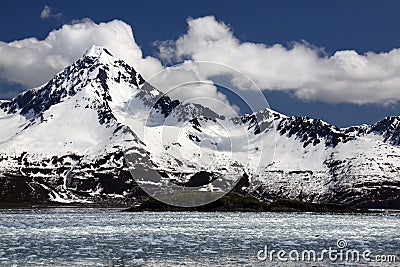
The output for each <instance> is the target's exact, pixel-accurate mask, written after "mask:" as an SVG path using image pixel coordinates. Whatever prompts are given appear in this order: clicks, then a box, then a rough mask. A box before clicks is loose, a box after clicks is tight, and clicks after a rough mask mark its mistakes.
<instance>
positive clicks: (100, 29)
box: [0, 8, 229, 108]
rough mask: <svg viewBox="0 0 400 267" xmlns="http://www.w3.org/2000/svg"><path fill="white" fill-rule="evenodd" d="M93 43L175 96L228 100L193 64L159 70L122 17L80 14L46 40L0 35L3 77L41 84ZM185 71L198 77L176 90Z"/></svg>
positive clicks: (30, 85) (5, 93)
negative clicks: (99, 18)
mask: <svg viewBox="0 0 400 267" xmlns="http://www.w3.org/2000/svg"><path fill="white" fill-rule="evenodd" d="M43 12H44V14H43V16H44V17H46V16H50V15H49V14H51V11H48V10H47V9H46V8H45V9H44V11H43ZM43 12H42V13H43ZM49 12H50V13H49ZM92 45H98V46H103V47H107V49H108V50H109V51H110V52H111V53H112V54H113V55H114V56H116V57H118V58H121V59H123V60H125V61H126V62H127V63H128V64H130V65H131V66H133V67H134V68H135V69H136V70H137V71H138V72H139V73H141V74H142V75H143V77H144V78H145V79H147V78H150V77H153V78H152V81H151V82H154V83H155V85H156V87H159V88H160V89H161V90H164V91H170V94H171V96H172V97H176V98H177V99H180V100H183V101H190V99H192V100H193V101H192V102H198V103H202V104H204V105H206V106H208V107H210V108H216V106H215V104H212V103H211V102H210V101H204V99H201V98H199V97H201V96H207V97H208V98H214V99H216V100H219V101H221V102H223V103H225V104H228V105H229V102H228V100H227V99H226V97H225V96H224V95H223V94H221V93H219V92H218V91H217V88H216V87H215V86H214V85H212V84H208V83H200V82H199V81H200V80H201V79H202V77H200V76H198V75H196V73H194V72H193V71H192V70H181V71H180V72H178V71H172V70H170V71H165V72H160V71H162V70H163V69H164V67H163V66H162V64H161V62H160V61H159V60H158V59H156V58H154V57H150V56H147V57H144V56H143V53H142V50H141V48H140V47H139V45H138V44H137V43H136V41H135V38H134V35H133V31H132V28H131V26H130V25H128V24H126V23H125V22H123V21H120V20H113V21H110V22H107V23H99V24H97V23H94V22H93V21H92V20H90V19H81V20H75V21H73V22H72V24H66V25H63V26H62V27H61V28H60V29H57V30H53V31H51V32H50V33H49V34H48V36H47V37H46V38H45V39H44V40H38V39H36V38H27V39H23V40H18V41H13V42H10V43H6V42H1V41H0V81H1V80H3V81H5V82H7V83H14V84H20V85H22V86H23V87H24V88H33V87H37V86H39V85H42V84H44V83H46V82H47V81H48V80H50V79H51V78H52V77H53V76H54V75H55V74H56V73H57V72H59V71H61V70H62V69H63V68H65V67H67V66H69V65H70V64H72V63H73V62H74V61H75V60H77V59H79V58H80V57H81V56H82V55H83V54H84V53H85V51H86V50H87V49H88V48H90V47H91V46H92ZM156 73H159V75H158V76H157V77H158V78H157V77H155V76H154V74H156ZM160 77H162V79H160ZM182 77H185V78H184V80H185V81H188V80H191V81H192V82H193V81H194V82H195V83H192V84H191V85H190V86H189V85H186V86H185V87H182V86H179V88H178V89H175V90H172V91H171V90H170V89H171V88H172V87H176V86H178V85H179V84H180V83H181V82H182V81H183V80H182ZM196 82H197V83H196ZM178 91H179V92H180V93H177V92H178ZM16 93H17V92H15V94H14V95H16ZM10 96H11V94H10V91H9V90H7V91H6V90H1V89H0V97H1V98H9V97H10ZM194 98H196V99H197V100H194Z"/></svg>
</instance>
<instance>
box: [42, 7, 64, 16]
mask: <svg viewBox="0 0 400 267" xmlns="http://www.w3.org/2000/svg"><path fill="white" fill-rule="evenodd" d="M40 18H41V19H48V18H55V19H61V18H62V14H61V13H60V12H56V11H55V10H54V9H53V8H52V7H50V6H48V5H45V6H44V7H43V10H42V12H40Z"/></svg>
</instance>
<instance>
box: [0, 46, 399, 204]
mask: <svg viewBox="0 0 400 267" xmlns="http://www.w3.org/2000/svg"><path fill="white" fill-rule="evenodd" d="M399 124H400V119H399V117H389V118H385V119H383V120H382V121H380V122H377V123H376V124H374V125H371V126H369V125H362V126H356V127H350V128H346V129H340V128H337V127H335V126H333V125H330V124H328V123H326V122H323V121H321V120H319V119H311V118H308V117H288V116H285V115H283V114H280V113H278V112H275V111H273V110H270V109H265V110H261V111H258V112H256V113H254V114H249V115H244V116H241V117H234V118H226V117H224V116H221V115H219V114H218V113H217V112H215V111H212V110H210V109H208V108H206V107H203V106H201V105H198V104H185V103H181V102H180V101H178V100H172V99H170V98H169V97H168V96H166V95H164V94H163V93H161V92H160V91H158V90H157V89H156V88H154V87H152V86H151V85H150V84H148V83H147V82H146V81H145V80H144V79H143V78H142V76H141V75H140V74H138V73H137V72H136V71H135V70H134V68H132V67H130V66H129V65H128V64H126V63H125V62H124V61H122V60H120V59H117V58H115V57H113V56H112V55H111V54H110V53H109V52H108V51H107V49H105V48H101V47H96V46H94V47H92V48H91V49H90V50H88V51H87V53H86V54H85V55H84V56H83V57H82V58H81V59H79V60H78V61H76V62H75V63H74V64H72V65H71V66H70V67H68V68H66V69H65V70H64V71H62V72H60V73H59V74H57V75H56V76H55V77H54V78H53V79H52V80H50V81H49V82H48V83H47V84H45V85H43V86H41V87H39V88H35V89H31V90H28V91H27V92H25V93H22V94H20V95H18V96H17V97H16V98H14V99H13V100H11V101H1V102H0V129H1V131H0V142H1V146H0V201H1V202H10V201H20V202H24V203H28V202H29V203H43V202H49V201H50V202H51V201H56V202H94V203H107V204H113V203H114V204H132V203H135V202H137V201H140V200H141V199H142V197H143V196H144V195H145V194H144V192H143V191H142V190H141V189H140V188H139V187H138V185H137V182H143V181H141V177H140V175H139V177H135V178H136V180H135V179H133V177H132V175H131V174H133V175H135V172H134V171H135V170H136V169H139V167H143V166H145V167H146V168H148V169H151V170H152V171H154V173H155V174H157V176H158V179H157V180H156V181H155V183H154V184H155V187H157V188H159V190H161V191H162V190H163V189H164V188H166V186H167V185H168V184H169V183H171V182H172V183H175V184H177V185H183V186H188V187H191V186H198V187H199V188H200V190H213V191H219V190H221V189H224V188H225V189H226V188H229V187H232V186H234V184H235V182H236V181H237V180H239V179H241V180H240V182H239V184H240V185H241V186H239V187H238V186H237V187H236V189H237V190H239V191H240V190H244V191H246V192H248V193H251V194H253V195H255V196H258V197H259V198H262V199H265V200H274V199H278V198H290V199H299V200H307V201H316V202H340V203H346V204H352V205H358V206H364V207H367V206H368V207H397V208H398V207H400V202H399V189H400V175H399V174H400V147H399V142H400V141H399V140H400V139H399V138H400V126H399ZM210 182H213V183H210ZM216 185H217V186H216Z"/></svg>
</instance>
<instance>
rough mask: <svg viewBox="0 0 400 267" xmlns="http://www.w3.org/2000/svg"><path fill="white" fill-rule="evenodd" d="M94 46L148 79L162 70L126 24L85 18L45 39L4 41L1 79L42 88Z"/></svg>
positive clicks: (1, 52)
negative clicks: (109, 52)
mask: <svg viewBox="0 0 400 267" xmlns="http://www.w3.org/2000/svg"><path fill="white" fill-rule="evenodd" d="M92 45H99V46H104V47H107V48H108V49H109V50H110V51H111V52H112V53H113V54H114V55H115V56H117V57H119V58H122V59H124V60H125V61H126V62H128V63H129V64H131V65H132V66H134V67H135V68H136V69H137V70H138V71H139V72H141V73H143V75H144V76H150V75H152V74H154V73H156V72H158V71H160V70H161V69H162V65H161V63H160V62H159V61H158V60H157V59H155V58H153V57H143V54H142V51H141V49H140V47H139V46H138V45H137V44H136V42H135V39H134V36H133V32H132V28H131V27H130V26H129V25H128V24H126V23H125V22H122V21H120V20H114V21H111V22H107V23H99V24H96V23H94V22H93V21H91V20H90V19H84V20H80V21H76V22H75V23H74V24H67V25H63V26H62V27H61V28H60V29H58V30H53V31H51V32H50V33H49V35H48V36H47V37H46V38H45V39H44V40H38V39H36V38H27V39H23V40H18V41H13V42H10V43H5V42H0V59H1V60H0V78H1V79H3V80H6V81H8V82H12V83H19V84H21V85H23V86H24V87H27V88H30V87H36V86H39V85H41V84H43V83H45V82H46V81H48V80H49V79H51V78H52V77H53V76H54V75H55V74H56V73H57V72H59V71H61V70H62V69H63V68H65V67H67V66H68V65H70V64H72V63H73V62H74V61H75V60H77V59H78V58H80V57H81V56H82V55H83V54H84V53H85V51H86V50H87V49H88V48H90V47H91V46H92Z"/></svg>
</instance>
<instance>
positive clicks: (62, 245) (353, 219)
mask: <svg viewBox="0 0 400 267" xmlns="http://www.w3.org/2000/svg"><path fill="white" fill-rule="evenodd" d="M338 240H340V241H339V242H341V243H339V244H338ZM338 245H339V246H340V247H338ZM265 247H267V249H268V253H270V252H271V251H272V250H276V251H278V250H283V251H286V252H287V253H286V256H287V255H288V253H290V251H293V250H294V251H297V252H298V253H299V254H301V253H302V252H303V251H304V250H314V251H316V253H319V252H321V251H322V250H324V249H326V250H328V249H329V248H331V249H337V250H338V252H339V249H342V251H346V250H357V251H359V253H360V254H361V253H364V252H365V251H366V250H370V252H371V257H372V256H374V257H375V256H376V255H384V256H390V255H394V256H397V259H396V260H397V261H396V262H391V263H388V262H387V261H388V260H391V259H390V258H389V257H388V258H387V259H386V262H385V263H383V262H370V261H365V260H363V259H360V260H358V261H343V260H342V261H341V260H340V258H339V259H329V258H328V257H325V258H323V259H322V260H321V261H318V260H317V261H310V259H309V258H308V259H305V260H304V259H303V260H301V259H297V258H296V257H294V258H293V257H292V258H291V259H288V257H286V259H278V258H277V257H276V256H277V255H276V254H273V255H274V256H275V258H274V257H272V258H269V255H270V254H268V253H264V252H265ZM260 250H261V252H259V251H260ZM257 254H259V256H260V258H258V257H257ZM263 255H268V257H267V258H266V259H265V258H263ZM290 255H292V256H293V255H294V256H296V254H295V252H292V254H290ZM399 256H400V214H399V213H383V214H359V215H332V214H317V213H218V212H215V213H199V212H137V213H126V212H120V211H119V210H118V209H100V208H93V209H88V208H40V209H1V210H0V266H400V261H399ZM373 259H375V258H373ZM373 259H372V260H373ZM380 259H382V257H381V258H380ZM284 260H285V261H284ZM384 260H385V259H384ZM391 261H393V260H391Z"/></svg>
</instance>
